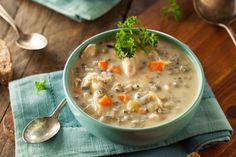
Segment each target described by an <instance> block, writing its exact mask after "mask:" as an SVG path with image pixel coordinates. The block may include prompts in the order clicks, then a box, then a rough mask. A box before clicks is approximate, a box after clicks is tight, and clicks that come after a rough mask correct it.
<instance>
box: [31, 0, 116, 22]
mask: <svg viewBox="0 0 236 157" xmlns="http://www.w3.org/2000/svg"><path fill="white" fill-rule="evenodd" d="M33 1H34V2H37V3H39V4H41V5H44V6H46V7H48V8H50V9H52V10H54V11H56V12H59V13H61V14H63V15H65V16H67V17H69V18H71V19H73V20H76V21H79V22H80V21H81V20H83V19H85V20H94V19H96V18H98V17H100V16H102V15H103V14H105V13H106V12H108V11H109V10H110V9H111V8H113V7H114V6H115V5H116V4H117V3H119V2H120V0H33Z"/></svg>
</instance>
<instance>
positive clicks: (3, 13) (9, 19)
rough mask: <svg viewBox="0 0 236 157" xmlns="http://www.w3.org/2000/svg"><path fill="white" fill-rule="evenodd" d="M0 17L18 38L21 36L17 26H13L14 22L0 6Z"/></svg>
mask: <svg viewBox="0 0 236 157" xmlns="http://www.w3.org/2000/svg"><path fill="white" fill-rule="evenodd" d="M0 16H1V17H2V18H3V19H4V20H6V21H7V22H8V23H9V24H10V25H11V26H12V28H13V29H14V30H15V31H16V32H17V35H18V36H19V35H20V34H22V32H21V30H20V29H19V28H18V26H17V25H16V24H15V21H14V20H13V19H12V17H11V16H10V15H9V14H8V13H7V11H6V10H5V9H4V8H3V6H2V5H1V4H0Z"/></svg>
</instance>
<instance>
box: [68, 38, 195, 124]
mask: <svg viewBox="0 0 236 157" xmlns="http://www.w3.org/2000/svg"><path fill="white" fill-rule="evenodd" d="M197 86H198V79H197V75H196V71H195V69H194V67H193V65H192V63H191V61H190V60H189V59H188V58H187V57H186V56H185V55H184V54H183V53H182V52H181V50H180V49H178V48H177V47H175V46H173V45H171V44H169V43H167V42H165V41H163V40H160V41H159V43H158V47H157V48H155V49H151V50H149V52H148V53H144V52H142V51H139V50H137V52H136V54H135V56H134V57H133V58H125V59H123V60H121V59H119V58H118V57H117V55H116V53H115V49H114V42H113V40H107V41H103V42H99V43H95V44H90V45H88V46H87V47H86V48H85V50H84V51H83V53H81V55H80V57H79V58H78V59H77V60H76V61H75V63H74V64H73V66H72V69H71V73H70V89H71V93H72V95H73V97H74V99H75V101H76V102H77V104H78V105H79V107H80V108H81V109H82V110H83V111H84V112H86V113H87V114H88V115H90V116H92V117H94V118H96V119H97V120H99V121H102V122H104V123H108V124H111V125H116V126H120V127H129V128H144V127H150V126H152V125H157V124H160V123H163V122H165V121H169V120H171V119H173V118H175V117H176V116H179V115H180V114H183V113H184V112H185V111H186V110H187V109H188V108H189V107H190V105H191V104H192V102H193V100H194V99H195V96H196V94H197Z"/></svg>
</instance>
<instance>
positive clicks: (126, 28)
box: [115, 16, 158, 59]
mask: <svg viewBox="0 0 236 157" xmlns="http://www.w3.org/2000/svg"><path fill="white" fill-rule="evenodd" d="M137 23H138V20H137V17H136V16H130V17H128V18H127V19H126V20H125V21H124V22H118V25H117V26H118V28H120V30H119V31H118V32H117V33H116V44H115V50H116V54H117V55H118V57H119V58H120V59H124V58H132V57H133V56H134V54H135V52H136V49H137V48H139V49H141V50H143V52H145V53H147V52H148V51H147V49H148V48H150V47H156V46H157V43H158V37H157V35H156V34H154V33H150V32H148V31H147V29H146V28H144V27H140V28H137V33H134V32H133V28H134V26H135V25H136V24H137Z"/></svg>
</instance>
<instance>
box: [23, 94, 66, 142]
mask: <svg viewBox="0 0 236 157" xmlns="http://www.w3.org/2000/svg"><path fill="white" fill-rule="evenodd" d="M65 104H66V99H65V98H64V99H63V100H62V101H61V102H60V103H59V105H58V106H57V107H56V109H55V110H54V111H53V112H52V114H51V115H50V116H49V117H41V118H37V119H34V120H32V121H31V122H29V123H28V124H27V125H26V127H25V128H24V130H23V134H22V136H23V139H24V141H25V142H27V143H31V144H33V143H41V142H44V141H47V140H48V139H50V138H52V137H53V136H55V135H56V134H57V133H58V131H59V130H60V123H59V121H58V119H57V116H58V114H59V112H60V111H61V109H62V108H63V107H64V106H65Z"/></svg>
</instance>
